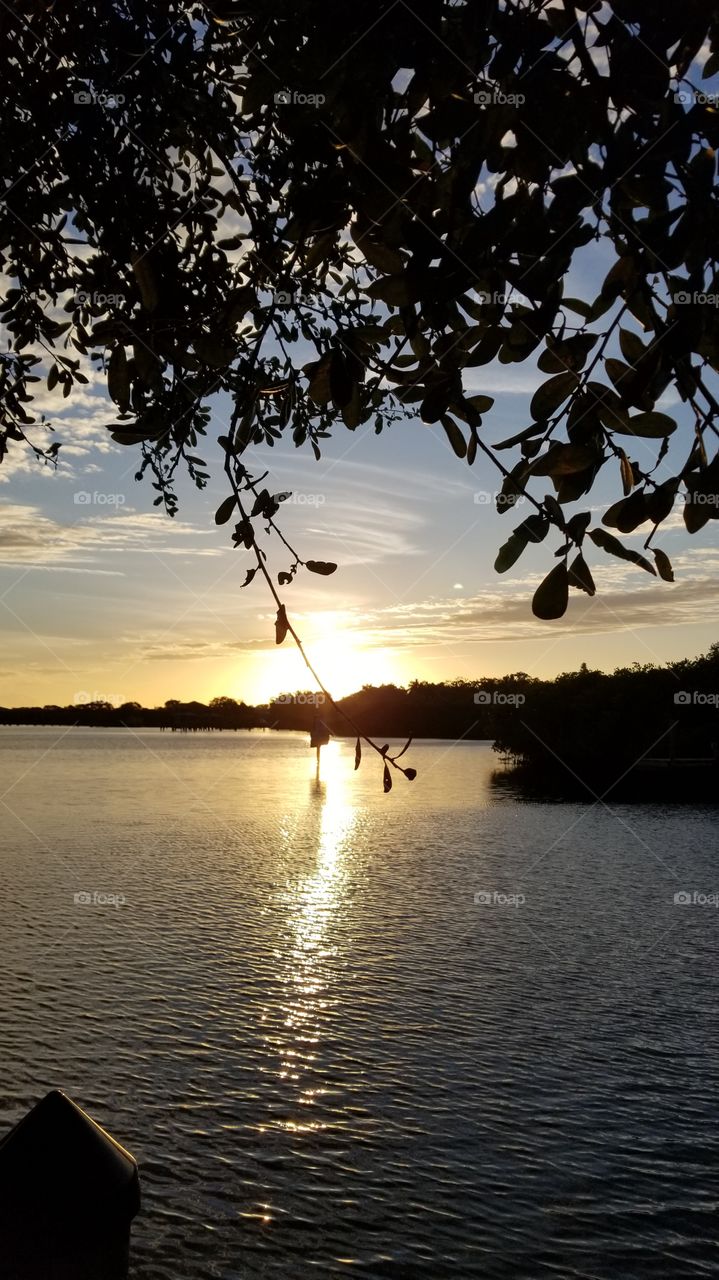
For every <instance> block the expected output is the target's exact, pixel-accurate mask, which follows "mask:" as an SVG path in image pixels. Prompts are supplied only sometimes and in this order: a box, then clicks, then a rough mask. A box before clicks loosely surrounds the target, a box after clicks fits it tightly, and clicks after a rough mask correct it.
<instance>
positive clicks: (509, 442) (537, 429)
mask: <svg viewBox="0 0 719 1280" xmlns="http://www.w3.org/2000/svg"><path fill="white" fill-rule="evenodd" d="M545 430H546V427H545V424H544V423H543V422H533V423H532V425H531V427H526V428H525V430H524V431H519V432H518V433H517V435H516V436H509V437H508V438H507V439H506V440H500V441H499V443H498V444H495V445H492V448H493V449H511V448H512V447H513V446H514V445H515V444H523V443H524V441H525V440H531V439H532V437H533V436H541V435H542V434H543V432H544V431H545Z"/></svg>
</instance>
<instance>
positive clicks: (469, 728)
mask: <svg viewBox="0 0 719 1280" xmlns="http://www.w3.org/2000/svg"><path fill="white" fill-rule="evenodd" d="M337 706H338V708H339V711H335V709H334V708H333V707H332V706H331V705H330V704H329V703H328V702H324V700H323V695H322V694H318V693H313V692H310V691H304V692H295V693H292V694H290V693H286V694H281V695H280V696H278V697H276V698H273V699H272V700H271V701H270V702H268V703H264V704H261V705H250V704H247V703H244V702H238V701H236V700H235V699H234V698H229V697H217V698H213V699H212V701H211V702H209V703H208V704H205V703H202V702H197V701H190V702H181V701H179V700H178V699H175V698H171V699H168V701H167V702H165V703H164V705H163V706H161V707H153V708H148V707H143V706H141V705H140V703H139V702H125V703H123V704H122V705H121V706H117V707H115V706H113V705H112V703H110V702H103V701H94V702H86V703H81V704H73V705H71V706H65V707H60V706H52V705H51V706H43V707H11V708H8V707H0V723H2V724H57V725H80V726H83V725H85V726H96V727H114V726H117V727H122V726H127V727H129V728H162V729H169V730H175V731H183V730H185V731H202V730H239V729H261V728H265V729H273V730H296V731H303V732H309V731H310V729H311V728H312V725H313V722H314V721H315V719H316V718H319V719H321V720H323V721H324V722H325V724H326V725H327V727H328V728H329V730H330V732H331V733H333V734H334V735H336V736H345V735H346V734H347V725H346V722H345V720H344V719H343V718H342V716H341V714H340V712H342V711H344V712H346V713H347V714H349V715H350V717H351V718H352V720H353V721H354V723H355V724H356V725H358V727H359V728H360V730H361V731H362V733H364V734H368V735H372V736H374V737H381V738H383V739H384V738H387V737H392V738H408V737H410V736H412V737H414V738H454V739H457V738H460V739H468V740H482V739H483V740H491V741H492V742H493V743H494V746H495V749H496V751H497V752H498V753H499V754H501V755H504V756H508V757H510V758H511V759H512V760H513V761H515V762H523V763H524V764H525V766H529V767H530V768H533V769H535V770H536V769H540V768H541V769H544V770H548V769H553V768H554V769H559V770H562V769H563V770H565V771H566V770H567V769H569V770H570V771H574V772H575V773H578V774H581V775H582V776H583V777H586V776H591V777H593V778H595V779H596V780H598V781H601V780H602V779H603V777H604V776H605V775H606V776H607V777H609V776H610V775H611V776H612V777H617V776H619V774H620V773H621V772H622V771H623V770H626V769H631V768H632V767H633V766H634V765H635V764H636V762H637V761H638V760H640V759H641V758H643V757H645V756H648V757H650V758H665V759H672V758H674V759H680V760H686V759H704V760H707V761H708V760H710V759H712V758H713V757H714V756H716V754H717V744H718V743H719V644H714V645H712V647H711V648H710V650H709V652H708V653H707V654H706V655H704V656H702V657H699V658H696V659H686V660H682V661H679V662H673V663H670V664H668V665H667V666H664V667H658V666H653V665H644V666H642V665H640V664H639V663H634V664H633V665H632V666H630V667H620V668H618V669H617V670H616V671H614V672H613V673H611V674H608V673H606V672H603V671H593V670H590V669H589V668H588V667H587V665H586V664H584V663H583V664H582V666H581V667H580V669H579V670H578V671H573V672H566V673H564V674H562V675H559V676H557V677H556V678H555V679H554V680H539V679H537V678H535V677H533V676H530V675H528V674H526V673H525V672H518V673H516V674H514V675H509V676H504V677H502V678H500V679H486V680H483V681H470V680H450V681H442V682H439V683H434V682H430V681H423V680H413V681H411V682H410V683H409V684H408V685H407V687H406V688H405V687H401V686H398V685H394V684H386V685H381V686H379V687H373V686H370V685H365V686H364V688H362V689H361V690H359V691H358V692H357V693H353V694H351V695H350V696H349V697H346V698H343V699H341V700H340V701H339V702H338V704H337Z"/></svg>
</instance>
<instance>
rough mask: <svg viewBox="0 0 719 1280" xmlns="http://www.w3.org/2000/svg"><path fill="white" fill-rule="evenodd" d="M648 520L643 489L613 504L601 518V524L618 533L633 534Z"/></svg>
mask: <svg viewBox="0 0 719 1280" xmlns="http://www.w3.org/2000/svg"><path fill="white" fill-rule="evenodd" d="M649 518H650V517H649V510H648V508H647V498H646V494H645V493H644V490H643V489H637V490H636V491H635V492H634V493H631V494H630V495H629V497H628V498H620V499H619V502H615V503H614V505H613V506H611V507H610V508H609V510H608V511H607V512H605V514H604V516H603V517H602V524H608V525H610V526H611V528H612V529H618V530H619V532H620V533H634V530H635V529H637V528H638V527H639V525H640V524H644V522H645V520H648V519H649Z"/></svg>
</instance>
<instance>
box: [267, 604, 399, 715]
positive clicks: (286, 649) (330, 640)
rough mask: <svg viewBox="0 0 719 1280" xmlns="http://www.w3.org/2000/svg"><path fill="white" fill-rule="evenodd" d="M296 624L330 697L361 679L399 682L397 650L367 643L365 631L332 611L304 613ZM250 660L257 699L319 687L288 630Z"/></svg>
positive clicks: (354, 687) (362, 681)
mask: <svg viewBox="0 0 719 1280" xmlns="http://www.w3.org/2000/svg"><path fill="white" fill-rule="evenodd" d="M297 630H298V634H299V635H300V636H301V637H302V642H303V644H304V647H305V650H306V653H307V656H308V658H309V660H310V662H311V663H312V665H313V667H314V668H315V671H316V672H317V674H318V675H319V677H320V679H321V681H322V683H323V684H324V686H325V688H326V689H327V691H328V692H329V693H330V694H331V695H332V697H334V698H344V697H346V695H347V694H349V693H355V692H356V690H358V689H361V688H362V685H364V684H373V685H380V684H401V683H402V680H403V673H402V666H401V662H400V659H399V657H398V655H397V653H395V652H393V651H391V650H390V649H388V648H386V647H384V646H382V645H380V646H377V645H375V644H372V643H369V642H368V637H363V635H362V633H361V632H356V631H354V630H350V629H348V628H347V627H346V626H343V625H342V621H341V618H339V617H337V616H336V615H315V614H313V615H307V616H306V619H305V620H304V626H302V625H300V624H298V627H297ZM305 637H307V638H305ZM252 665H253V668H254V670H253V672H252V677H251V679H252V686H253V699H255V700H257V701H260V702H267V701H269V699H270V698H274V697H277V696H278V694H280V693H295V692H297V691H298V690H304V689H312V690H314V689H316V687H317V686H316V683H315V681H314V680H313V679H312V676H311V674H310V672H309V671H308V670H307V667H306V666H305V664H304V662H303V660H302V657H301V655H300V653H299V651H298V649H297V648H296V646H295V644H294V643H293V641H292V639H291V637H289V636H288V638H287V639H286V640H285V642H284V644H283V645H282V646H281V647H280V648H277V649H274V650H265V651H263V652H262V653H261V654H257V656H256V659H255V661H254V662H253V664H252Z"/></svg>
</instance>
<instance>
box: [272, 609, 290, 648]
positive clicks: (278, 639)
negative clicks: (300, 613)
mask: <svg viewBox="0 0 719 1280" xmlns="http://www.w3.org/2000/svg"><path fill="white" fill-rule="evenodd" d="M289 629H290V624H289V622H288V621H287V613H286V612H285V606H284V605H283V604H281V605H280V607H279V609H278V610H277V617H276V619H275V644H282V641H283V640H284V639H285V637H286V635H287V632H288V631H289Z"/></svg>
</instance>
